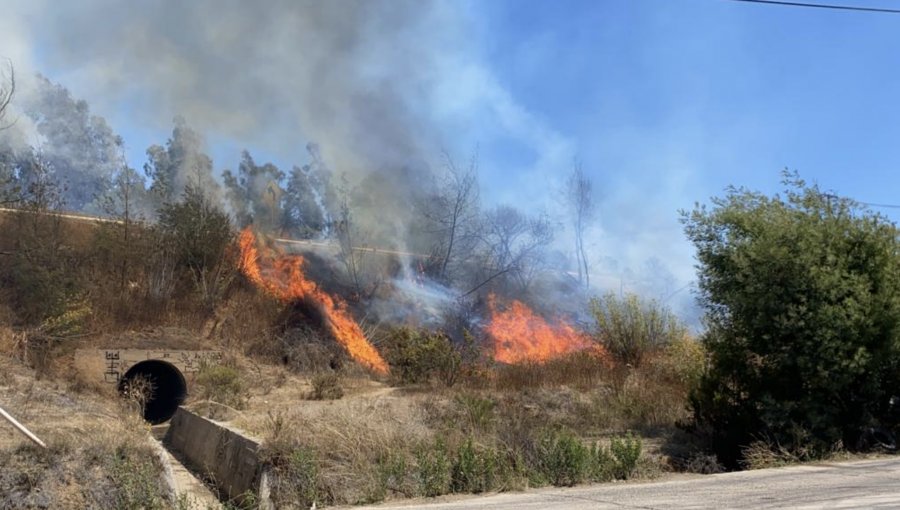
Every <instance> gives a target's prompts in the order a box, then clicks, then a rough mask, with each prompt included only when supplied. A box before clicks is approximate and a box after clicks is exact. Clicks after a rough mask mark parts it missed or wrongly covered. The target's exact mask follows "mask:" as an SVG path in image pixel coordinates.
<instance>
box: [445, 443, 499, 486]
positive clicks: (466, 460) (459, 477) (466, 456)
mask: <svg viewBox="0 0 900 510" xmlns="http://www.w3.org/2000/svg"><path fill="white" fill-rule="evenodd" d="M501 468H502V466H501V461H500V456H499V455H498V454H497V452H495V451H494V450H493V449H491V448H486V447H479V446H477V445H475V443H474V442H473V440H472V438H471V437H469V438H467V439H466V441H465V442H463V443H462V444H461V445H460V446H459V448H458V449H457V451H456V458H455V459H454V461H453V467H452V468H451V474H450V489H451V490H452V491H453V492H473V493H479V492H486V491H489V490H492V489H494V488H495V487H496V486H497V483H498V481H499V478H500V473H499V472H500V470H501Z"/></svg>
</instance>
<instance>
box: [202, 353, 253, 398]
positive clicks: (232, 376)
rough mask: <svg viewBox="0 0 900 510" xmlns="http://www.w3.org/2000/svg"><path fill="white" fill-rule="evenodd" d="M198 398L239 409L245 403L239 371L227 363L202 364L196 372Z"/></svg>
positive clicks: (244, 392) (244, 391) (244, 390)
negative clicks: (198, 390)
mask: <svg viewBox="0 0 900 510" xmlns="http://www.w3.org/2000/svg"><path fill="white" fill-rule="evenodd" d="M196 383H197V386H198V387H199V388H200V398H202V399H204V400H212V401H213V402H217V403H219V404H225V405H227V406H230V407H233V408H235V409H241V408H243V407H244V404H245V403H246V393H247V392H246V389H245V388H244V383H243V382H242V380H241V373H240V372H239V371H238V370H237V369H236V368H234V367H230V366H227V365H212V364H209V365H203V366H202V367H200V371H199V372H197V379H196Z"/></svg>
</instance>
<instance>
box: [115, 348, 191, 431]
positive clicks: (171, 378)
mask: <svg viewBox="0 0 900 510" xmlns="http://www.w3.org/2000/svg"><path fill="white" fill-rule="evenodd" d="M145 382H146V383H145ZM141 388H144V391H143V392H142V393H143V394H144V395H147V397H145V398H146V399H147V400H146V402H145V403H144V419H145V420H147V421H148V422H150V423H151V424H153V425H156V424H158V423H162V422H164V421H167V420H168V419H169V418H171V417H172V416H174V415H175V411H177V410H178V406H180V405H181V404H182V403H183V402H184V399H185V397H186V396H187V383H186V382H185V380H184V376H183V375H182V374H181V371H180V370H178V369H177V368H175V366H174V365H172V364H171V363H167V362H165V361H160V360H157V359H151V360H147V361H141V362H140V363H137V364H135V365H134V366H132V367H131V368H129V369H128V371H127V372H125V375H124V376H122V380H121V381H119V393H121V394H122V395H126V394H127V393H129V392H135V391H136V392H141Z"/></svg>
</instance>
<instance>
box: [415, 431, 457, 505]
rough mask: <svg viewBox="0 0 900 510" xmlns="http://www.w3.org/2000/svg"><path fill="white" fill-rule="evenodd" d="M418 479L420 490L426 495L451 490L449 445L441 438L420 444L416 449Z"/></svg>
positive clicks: (436, 494)
mask: <svg viewBox="0 0 900 510" xmlns="http://www.w3.org/2000/svg"><path fill="white" fill-rule="evenodd" d="M416 464H417V468H418V471H417V481H418V483H419V492H420V493H421V494H422V495H423V496H426V497H434V496H440V495H442V494H447V493H448V492H450V480H451V475H450V469H451V462H450V456H449V454H448V452H447V445H446V444H445V443H444V441H442V440H441V439H437V440H435V441H434V442H432V443H424V444H421V445H419V447H418V448H417V450H416Z"/></svg>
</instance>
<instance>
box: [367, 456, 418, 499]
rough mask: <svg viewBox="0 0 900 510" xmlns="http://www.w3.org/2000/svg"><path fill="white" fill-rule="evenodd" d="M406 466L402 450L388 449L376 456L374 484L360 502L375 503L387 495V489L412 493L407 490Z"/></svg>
mask: <svg viewBox="0 0 900 510" xmlns="http://www.w3.org/2000/svg"><path fill="white" fill-rule="evenodd" d="M407 471H408V466H407V462H406V457H405V456H404V455H403V453H402V452H391V451H388V452H386V453H385V454H383V455H381V456H380V457H379V458H378V461H377V462H376V464H375V475H376V478H375V485H374V486H373V487H372V488H371V490H370V491H369V493H368V494H367V495H366V497H365V499H364V500H363V501H361V503H377V502H379V501H383V500H384V499H385V497H387V494H388V491H393V492H398V493H400V494H403V495H404V496H411V495H412V494H411V493H410V492H409V491H408V490H407V483H406V481H407V476H406V475H407Z"/></svg>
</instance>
